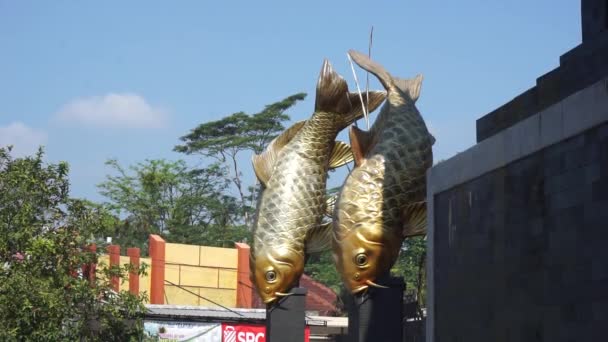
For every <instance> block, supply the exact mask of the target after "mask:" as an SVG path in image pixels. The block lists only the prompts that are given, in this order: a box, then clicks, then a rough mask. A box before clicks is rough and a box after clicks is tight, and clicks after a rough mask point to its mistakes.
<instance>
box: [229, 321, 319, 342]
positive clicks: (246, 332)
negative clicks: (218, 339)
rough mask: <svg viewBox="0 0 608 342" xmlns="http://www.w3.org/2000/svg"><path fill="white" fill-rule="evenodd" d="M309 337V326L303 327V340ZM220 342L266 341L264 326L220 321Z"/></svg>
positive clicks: (305, 340)
mask: <svg viewBox="0 0 608 342" xmlns="http://www.w3.org/2000/svg"><path fill="white" fill-rule="evenodd" d="M309 339H310V328H309V327H308V326H307V327H306V328H305V329H304V342H308V341H309ZM222 342H266V327H265V326H263V325H252V324H229V323H222Z"/></svg>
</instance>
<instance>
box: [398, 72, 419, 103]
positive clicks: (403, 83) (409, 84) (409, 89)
mask: <svg viewBox="0 0 608 342" xmlns="http://www.w3.org/2000/svg"><path fill="white" fill-rule="evenodd" d="M394 81H395V85H396V86H397V88H399V89H400V90H401V91H403V92H404V93H406V94H408V95H409V97H410V98H411V99H412V101H414V102H416V101H417V100H418V98H419V97H420V88H422V75H417V76H416V77H414V78H412V79H405V78H396V79H395V80H394Z"/></svg>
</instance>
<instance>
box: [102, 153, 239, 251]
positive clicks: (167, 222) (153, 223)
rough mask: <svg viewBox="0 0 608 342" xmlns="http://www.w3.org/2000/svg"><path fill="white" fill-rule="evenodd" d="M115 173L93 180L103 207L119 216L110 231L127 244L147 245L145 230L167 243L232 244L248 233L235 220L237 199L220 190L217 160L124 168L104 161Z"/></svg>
mask: <svg viewBox="0 0 608 342" xmlns="http://www.w3.org/2000/svg"><path fill="white" fill-rule="evenodd" d="M106 164H107V165H109V166H110V167H111V168H112V169H113V170H114V171H115V175H108V176H107V178H106V180H105V181H104V182H102V183H101V184H99V189H100V193H101V194H102V195H104V196H105V197H107V198H108V199H109V203H107V207H108V208H109V209H110V210H112V211H113V212H115V213H116V215H118V216H121V217H125V216H126V218H125V219H124V220H122V222H121V223H120V224H118V225H117V226H116V229H115V231H114V232H113V236H114V237H115V238H116V239H117V241H118V242H120V243H121V244H124V245H128V246H139V247H141V248H142V250H147V248H146V246H147V245H146V244H147V240H148V236H149V234H161V235H163V236H164V237H165V238H166V239H167V240H168V241H169V242H179V243H190V244H205V245H210V246H223V245H232V242H233V241H241V240H243V239H246V238H247V237H248V233H247V231H246V229H245V228H244V227H242V225H240V223H239V217H241V216H242V213H241V212H240V210H241V208H240V206H238V205H237V200H236V199H235V198H234V197H232V196H229V195H226V194H225V191H226V188H227V186H228V183H227V180H226V177H225V173H226V171H225V169H224V168H223V167H221V166H220V165H219V164H212V165H211V166H208V167H206V168H202V169H196V170H192V169H190V168H189V167H188V166H187V165H186V163H185V162H184V161H181V160H178V161H166V160H163V159H161V160H146V161H145V162H142V163H138V164H136V165H134V166H131V167H129V168H128V169H125V168H124V167H122V166H121V165H120V164H119V163H118V162H117V161H116V160H109V161H108V162H107V163H106Z"/></svg>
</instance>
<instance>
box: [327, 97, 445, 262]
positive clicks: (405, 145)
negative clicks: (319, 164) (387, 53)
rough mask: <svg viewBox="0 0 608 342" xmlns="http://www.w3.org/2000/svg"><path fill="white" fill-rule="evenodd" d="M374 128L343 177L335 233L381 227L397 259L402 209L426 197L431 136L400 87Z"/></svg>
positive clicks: (339, 235)
mask: <svg viewBox="0 0 608 342" xmlns="http://www.w3.org/2000/svg"><path fill="white" fill-rule="evenodd" d="M370 134H371V135H372V137H373V138H372V141H373V142H374V143H375V144H374V145H373V147H372V148H371V149H370V150H369V151H368V152H367V153H366V158H365V159H364V161H363V163H362V164H361V165H360V166H358V167H356V168H355V169H354V170H353V171H352V172H351V174H350V175H349V177H348V178H347V180H346V181H345V184H344V187H343V189H342V194H341V195H340V199H339V201H338V204H337V206H336V210H337V222H338V227H337V229H336V230H334V234H335V238H336V239H337V241H340V240H341V239H343V238H344V237H345V236H346V235H347V234H349V233H350V232H351V231H352V230H355V229H358V228H360V227H368V228H371V227H373V228H374V229H381V230H382V232H381V235H382V236H383V240H384V243H385V244H387V245H388V246H387V248H391V249H394V250H395V252H394V256H393V258H394V259H396V256H397V255H398V250H399V247H400V246H401V243H402V241H403V226H404V225H405V224H407V214H405V215H404V209H405V208H406V207H407V206H408V205H409V204H412V203H416V202H421V201H424V200H425V196H426V176H425V174H426V170H427V169H428V168H429V167H430V166H431V165H432V160H433V155H432V141H431V139H432V138H431V136H430V135H429V133H428V130H427V128H426V125H425V124H424V121H423V119H422V117H421V116H420V113H419V112H418V110H417V109H416V108H415V106H414V103H413V102H412V101H405V100H404V99H403V98H402V97H401V96H400V95H399V94H398V93H397V94H395V93H392V94H389V97H388V101H387V103H386V104H385V105H384V106H383V108H382V110H381V112H380V114H379V115H378V118H377V119H376V122H375V123H374V125H373V126H372V128H371V130H370ZM406 233H408V232H406ZM409 233H417V232H409ZM393 262H394V260H393Z"/></svg>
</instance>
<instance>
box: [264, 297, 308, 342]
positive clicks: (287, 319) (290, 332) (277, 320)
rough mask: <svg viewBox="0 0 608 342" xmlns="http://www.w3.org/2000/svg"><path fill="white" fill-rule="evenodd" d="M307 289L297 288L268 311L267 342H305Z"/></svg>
mask: <svg viewBox="0 0 608 342" xmlns="http://www.w3.org/2000/svg"><path fill="white" fill-rule="evenodd" d="M306 292H307V291H306V289H305V288H302V287H295V288H293V289H291V291H290V293H291V295H290V296H287V297H283V298H281V299H279V300H278V302H276V303H275V304H273V305H271V306H270V307H268V308H267V309H266V341H268V342H291V341H293V342H303V341H304V329H305V328H306V311H305V306H306Z"/></svg>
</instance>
